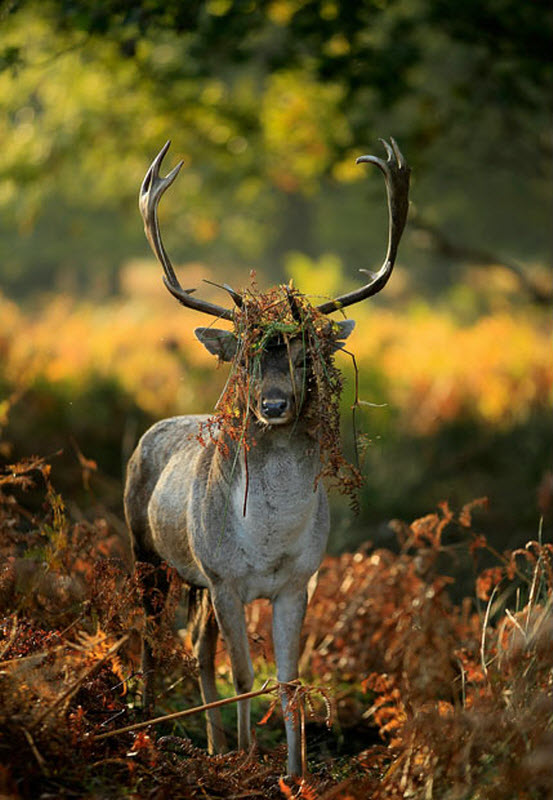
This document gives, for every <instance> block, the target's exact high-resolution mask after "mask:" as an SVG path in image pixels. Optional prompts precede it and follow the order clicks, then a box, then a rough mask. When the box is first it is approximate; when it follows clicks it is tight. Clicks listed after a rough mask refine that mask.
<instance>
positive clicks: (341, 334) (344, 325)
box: [334, 319, 355, 350]
mask: <svg viewBox="0 0 553 800" xmlns="http://www.w3.org/2000/svg"><path fill="white" fill-rule="evenodd" d="M334 325H335V326H336V328H335V331H336V332H335V337H334V338H335V342H334V350H343V349H344V345H345V343H346V341H345V340H346V339H347V338H348V336H349V335H350V333H351V332H352V331H353V329H354V328H355V320H353V319H340V320H337V321H336V322H335V323H334Z"/></svg>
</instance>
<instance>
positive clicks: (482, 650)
mask: <svg viewBox="0 0 553 800" xmlns="http://www.w3.org/2000/svg"><path fill="white" fill-rule="evenodd" d="M496 592H497V586H494V588H493V592H492V594H491V597H490V599H489V600H488V607H487V608H486V614H485V616H484V623H483V625H482V640H481V642H480V660H481V662H482V669H483V671H484V675H485V676H486V677H488V665H487V664H486V628H487V627H488V621H489V619H490V611H491V608H492V603H493V599H494V597H495V594H496Z"/></svg>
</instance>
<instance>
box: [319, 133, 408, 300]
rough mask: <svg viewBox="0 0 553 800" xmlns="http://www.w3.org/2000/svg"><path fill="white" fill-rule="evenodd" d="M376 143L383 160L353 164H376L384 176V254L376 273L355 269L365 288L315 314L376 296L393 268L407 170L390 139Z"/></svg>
mask: <svg viewBox="0 0 553 800" xmlns="http://www.w3.org/2000/svg"><path fill="white" fill-rule="evenodd" d="M380 141H381V142H382V144H383V145H384V147H385V148H386V153H387V154H388V158H387V159H386V161H384V160H383V159H381V158H377V156H360V157H359V158H358V159H357V164H361V163H365V162H366V163H369V164H376V166H377V167H378V168H379V169H380V170H381V171H382V172H383V173H384V180H385V181H386V193H387V196H388V251H387V253H386V258H385V259H384V263H383V264H382V266H381V267H380V269H379V270H378V272H370V271H369V270H367V269H360V270H359V272H363V273H365V275H368V276H369V278H370V280H369V282H368V283H367V284H365V286H361V287H360V288H359V289H355V290H354V291H353V292H348V294H344V295H342V296H341V297H337V298H336V300H329V301H328V302H326V303H322V304H321V305H320V306H318V309H319V311H321V312H322V313H323V314H330V313H331V311H337V310H338V309H340V308H344V307H345V306H350V305H352V304H353V303H358V302H359V301H360V300H365V298H367V297H371V296H372V295H374V294H376V293H377V292H379V291H380V290H381V289H383V288H384V286H385V285H386V283H387V282H388V278H389V277H390V275H391V274H392V269H393V268H394V263H395V260H396V255H397V248H398V245H399V241H400V239H401V234H402V233H403V228H404V227H405V221H406V219H407V210H408V208H409V175H410V173H411V170H410V168H409V166H408V165H407V162H406V161H405V159H404V157H403V156H402V154H401V151H400V149H399V147H398V146H397V144H396V142H395V141H394V139H392V138H391V137H390V144H389V143H388V142H386V141H385V140H384V139H381V140H380Z"/></svg>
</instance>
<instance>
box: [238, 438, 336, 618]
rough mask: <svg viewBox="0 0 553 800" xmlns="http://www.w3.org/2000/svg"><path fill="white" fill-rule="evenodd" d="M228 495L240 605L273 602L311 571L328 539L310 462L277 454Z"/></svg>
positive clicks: (322, 500) (321, 495) (323, 499)
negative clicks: (266, 599)
mask: <svg viewBox="0 0 553 800" xmlns="http://www.w3.org/2000/svg"><path fill="white" fill-rule="evenodd" d="M256 467H257V468H256V469H255V470H252V469H249V470H248V472H247V473H246V472H245V471H244V472H243V473H242V474H241V476H240V479H237V480H236V481H235V483H234V485H233V489H232V518H233V521H234V535H235V544H236V549H235V554H236V562H237V563H236V567H235V568H236V569H237V571H238V572H239V573H240V580H241V593H242V594H243V599H244V601H245V602H248V601H249V600H252V599H253V598H255V597H273V596H275V595H276V594H278V592H279V591H280V589H281V588H282V587H283V586H285V585H287V584H289V583H290V582H293V581H295V580H298V581H300V582H302V583H303V582H305V580H306V579H307V578H308V577H309V576H310V575H311V574H312V573H313V572H314V571H316V570H317V568H318V566H319V563H320V560H321V557H322V553H323V551H324V547H325V544H326V538H327V535H328V520H327V516H326V514H327V512H326V497H325V495H324V490H323V488H322V486H319V487H317V488H316V487H315V480H314V478H315V473H314V468H313V463H312V459H301V458H297V457H294V454H290V453H288V452H287V451H286V450H284V449H283V451H282V452H281V453H277V454H274V455H273V457H272V458H271V459H268V460H267V461H265V462H264V463H263V464H257V465H256Z"/></svg>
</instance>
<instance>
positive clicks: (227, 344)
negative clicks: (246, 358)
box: [194, 328, 238, 361]
mask: <svg viewBox="0 0 553 800" xmlns="http://www.w3.org/2000/svg"><path fill="white" fill-rule="evenodd" d="M194 335H195V336H196V338H197V339H199V341H200V342H201V343H202V344H203V346H204V347H205V348H206V350H209V352H210V353H211V354H212V355H214V356H217V357H218V358H219V359H220V360H221V361H232V359H233V358H234V356H235V355H236V350H237V348H238V340H237V339H236V336H235V335H234V334H233V333H231V332H230V331H221V330H219V329H218V328H196V330H195V331H194Z"/></svg>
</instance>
